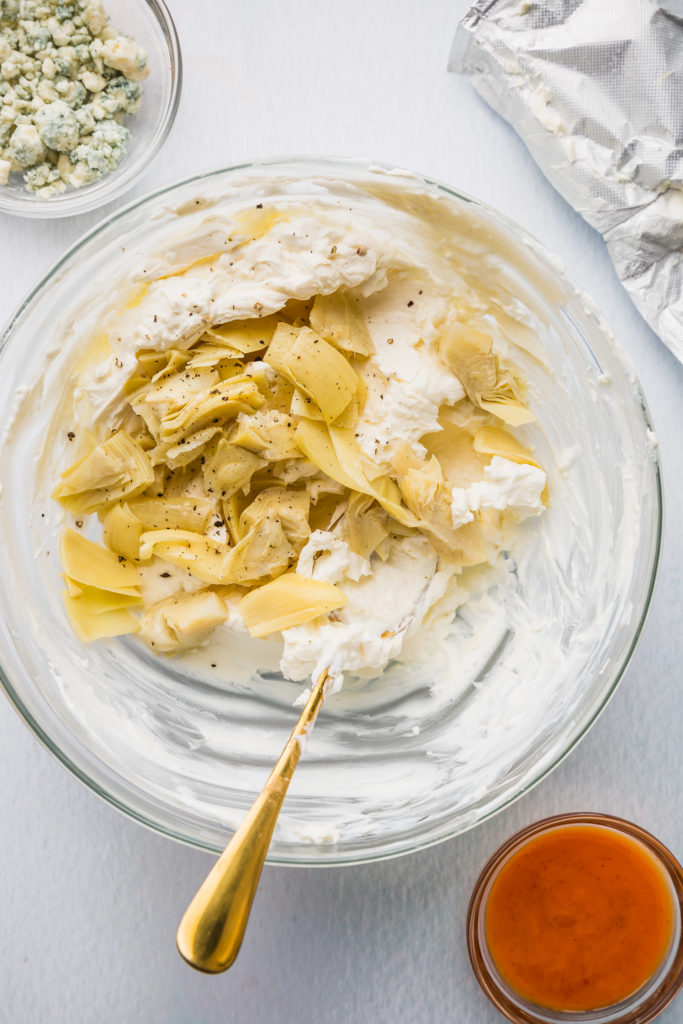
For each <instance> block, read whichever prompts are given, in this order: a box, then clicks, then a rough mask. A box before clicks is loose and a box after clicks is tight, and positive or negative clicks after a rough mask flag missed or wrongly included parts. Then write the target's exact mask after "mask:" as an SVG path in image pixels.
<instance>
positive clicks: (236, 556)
mask: <svg viewBox="0 0 683 1024" xmlns="http://www.w3.org/2000/svg"><path fill="white" fill-rule="evenodd" d="M296 555H297V552H296V550H295V548H294V547H293V545H292V544H291V543H290V542H289V540H288V539H287V535H286V533H285V531H284V529H283V527H282V525H281V524H280V523H279V522H278V521H277V520H276V519H273V518H272V517H270V516H266V517H265V518H264V519H262V520H260V522H258V523H256V525H255V526H254V527H253V528H252V529H251V530H250V531H249V532H248V533H247V534H246V535H244V536H243V537H242V539H241V540H240V541H239V543H238V544H236V545H235V547H234V548H231V549H230V555H229V558H228V560H227V562H226V570H225V576H224V579H223V580H222V582H224V583H238V584H243V585H244V584H252V583H255V582H257V581H258V580H261V579H264V578H265V577H268V576H279V575H280V573H283V572H285V570H286V569H288V568H289V566H290V564H291V563H292V562H293V560H294V559H295V558H296Z"/></svg>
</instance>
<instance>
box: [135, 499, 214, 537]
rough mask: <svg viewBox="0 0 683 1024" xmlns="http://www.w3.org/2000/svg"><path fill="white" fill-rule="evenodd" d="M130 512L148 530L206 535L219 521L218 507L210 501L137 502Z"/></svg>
mask: <svg viewBox="0 0 683 1024" xmlns="http://www.w3.org/2000/svg"><path fill="white" fill-rule="evenodd" d="M128 507H129V509H130V511H131V512H132V513H133V514H134V515H135V517H136V519H137V520H138V522H139V523H140V524H141V526H142V529H143V531H145V530H191V531H194V532H195V533H202V532H203V531H204V530H206V528H207V526H208V525H209V522H210V521H211V520H212V519H215V517H216V507H215V505H214V503H213V502H212V501H208V500H207V499H206V498H198V497H197V498H182V497H167V498H135V500H134V501H131V502H130V503H129V506H128Z"/></svg>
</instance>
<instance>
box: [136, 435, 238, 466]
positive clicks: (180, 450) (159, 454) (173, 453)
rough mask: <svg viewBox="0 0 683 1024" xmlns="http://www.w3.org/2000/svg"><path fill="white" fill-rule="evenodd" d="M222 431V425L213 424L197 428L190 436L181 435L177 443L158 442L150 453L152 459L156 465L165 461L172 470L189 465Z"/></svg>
mask: <svg viewBox="0 0 683 1024" xmlns="http://www.w3.org/2000/svg"><path fill="white" fill-rule="evenodd" d="M222 433H223V428H222V427H220V426H213V425H212V426H209V427H204V429H203V430H197V431H196V432H195V433H194V434H190V435H189V436H188V437H181V438H180V440H179V441H178V442H177V444H172V443H168V442H164V443H162V444H158V445H156V447H155V448H153V449H152V451H150V453H149V458H150V461H151V463H152V465H153V466H154V467H156V466H158V465H159V464H160V463H165V464H166V465H167V466H168V467H169V469H171V470H174V469H181V468H182V467H183V466H189V465H190V463H192V462H194V460H195V459H197V458H199V456H200V455H203V454H204V452H205V449H206V448H207V446H208V445H209V443H210V442H211V441H213V439H214V438H215V437H216V435H217V434H222Z"/></svg>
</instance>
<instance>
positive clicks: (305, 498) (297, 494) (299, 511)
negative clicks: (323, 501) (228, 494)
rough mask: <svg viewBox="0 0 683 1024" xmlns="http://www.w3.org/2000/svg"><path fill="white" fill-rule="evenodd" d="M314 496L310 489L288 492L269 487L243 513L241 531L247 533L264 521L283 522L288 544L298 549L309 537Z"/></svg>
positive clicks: (283, 489)
mask: <svg viewBox="0 0 683 1024" xmlns="http://www.w3.org/2000/svg"><path fill="white" fill-rule="evenodd" d="M310 505H311V499H310V496H309V494H308V493H307V491H289V490H286V489H285V488H284V487H267V488H266V489H265V490H263V491H261V493H260V494H258V495H257V497H256V498H255V499H254V500H253V501H252V502H251V504H249V505H248V506H247V507H246V508H245V510H244V511H243V512H242V514H241V516H240V532H241V533H242V534H245V533H247V532H248V531H250V530H253V529H255V528H256V526H257V525H258V524H259V523H261V522H263V520H265V519H267V518H270V519H275V520H276V521H277V522H279V523H280V525H281V526H282V529H283V530H284V533H285V536H286V538H287V540H288V541H289V543H290V544H291V545H292V546H293V547H294V548H295V549H296V550H297V553H298V550H299V549H300V548H301V547H303V545H304V544H305V543H306V541H307V540H308V538H309V536H310V534H311V530H310V527H309V525H308V514H309V511H310Z"/></svg>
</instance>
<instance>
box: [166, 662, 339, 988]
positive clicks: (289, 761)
mask: <svg viewBox="0 0 683 1024" xmlns="http://www.w3.org/2000/svg"><path fill="white" fill-rule="evenodd" d="M328 677H329V671H328V670H327V669H325V671H324V672H323V673H322V674H321V675H320V677H319V679H318V681H317V683H316V684H315V686H314V688H313V690H312V691H311V695H310V697H309V698H308V700H307V702H306V706H305V707H304V709H303V711H302V712H301V717H300V718H299V721H298V722H297V724H296V725H295V726H294V729H293V730H292V734H291V736H290V737H289V739H288V740H287V743H286V744H285V748H284V750H283V751H282V753H281V755H280V758H279V760H278V762H277V764H276V765H275V767H274V768H273V770H272V772H271V773H270V775H269V776H268V781H267V782H266V784H265V786H264V787H263V789H262V790H261V793H260V795H259V796H258V797H257V798H256V800H255V801H254V803H253V804H252V807H251V810H250V811H249V813H248V814H247V816H246V818H245V819H244V821H243V822H242V824H241V825H240V827H239V828H238V829H237V831H236V832H235V834H234V835H233V837H232V839H231V840H230V842H229V843H228V845H227V846H226V848H225V850H224V851H223V853H222V854H221V856H220V857H219V858H218V860H217V861H216V863H215V864H214V866H213V868H212V869H211V871H210V872H209V874H208V875H207V877H206V879H205V880H204V882H203V883H202V885H201V887H200V889H199V891H198V892H197V894H196V896H195V897H194V899H193V900H192V902H191V903H190V905H189V907H188V908H187V910H186V911H185V913H184V915H183V919H182V921H181V922H180V926H179V928H178V934H177V936H176V942H177V945H178V952H179V953H180V955H181V956H182V957H183V959H184V960H186V961H187V963H188V964H189V965H190V966H191V967H196V968H197V970H198V971H205V972H206V973H208V974H218V973H220V971H225V970H226V969H227V968H228V967H230V965H231V964H232V963H233V962H234V960H235V957H236V956H237V954H238V953H239V950H240V946H241V945H242V939H243V938H244V932H245V930H246V927H247V921H248V920H249V912H250V910H251V905H252V903H253V901H254V895H255V893H256V887H257V886H258V883H259V878H260V877H261V870H262V868H263V863H264V861H265V859H266V854H267V852H268V847H269V846H270V840H271V838H272V835H273V831H274V829H275V823H276V822H277V818H278V815H279V813H280V808H281V807H282V801H283V800H284V798H285V795H286V793H287V789H288V787H289V783H290V781H291V778H292V775H293V774H294V769H295V768H296V766H297V763H298V761H299V758H300V757H301V750H302V740H303V739H305V737H306V736H307V735H308V733H309V732H310V730H311V728H312V727H313V724H314V722H315V720H316V718H317V715H318V712H319V710H320V708H321V706H322V702H323V700H324V698H325V684H326V683H327V680H328Z"/></svg>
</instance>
